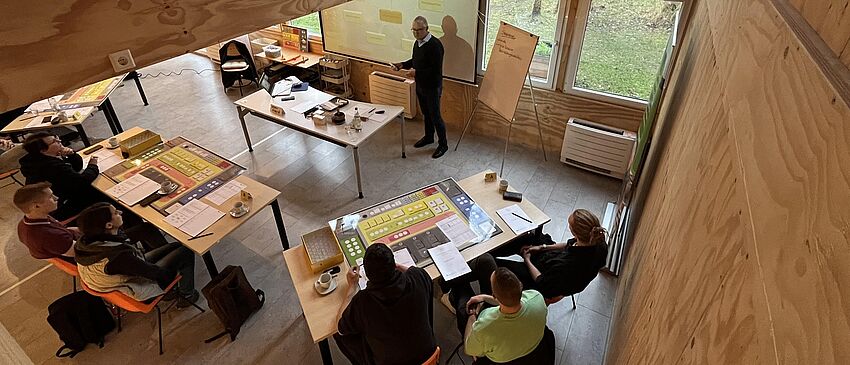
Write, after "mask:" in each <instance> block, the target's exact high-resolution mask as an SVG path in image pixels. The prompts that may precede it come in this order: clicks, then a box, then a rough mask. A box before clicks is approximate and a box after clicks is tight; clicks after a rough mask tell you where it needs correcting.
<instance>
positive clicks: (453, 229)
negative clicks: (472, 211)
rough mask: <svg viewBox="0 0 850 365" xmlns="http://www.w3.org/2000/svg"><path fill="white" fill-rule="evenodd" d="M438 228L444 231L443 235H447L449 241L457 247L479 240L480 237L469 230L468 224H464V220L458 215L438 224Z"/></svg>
mask: <svg viewBox="0 0 850 365" xmlns="http://www.w3.org/2000/svg"><path fill="white" fill-rule="evenodd" d="M437 227H438V228H440V230H441V231H443V234H445V235H446V237H447V238H448V239H449V241H451V242H452V243H454V244H455V246H461V245H463V244H464V243H467V242H469V241H472V240H474V239H476V238H478V235H476V234H475V232H473V231H472V230H471V229H469V226H468V225H467V224H466V222H464V221H463V219H460V217H459V216H457V215H456V214H454V215H452V216H451V217H449V218H446V219H443V220H441V221H439V222H437Z"/></svg>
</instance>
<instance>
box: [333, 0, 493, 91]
mask: <svg viewBox="0 0 850 365" xmlns="http://www.w3.org/2000/svg"><path fill="white" fill-rule="evenodd" d="M417 15H422V16H424V17H425V18H426V19H428V27H429V30H430V32H431V34H432V35H433V36H435V37H437V38H439V39H440V41H441V42H442V43H443V48H445V52H446V53H445V56H444V58H443V75H444V76H446V77H450V78H454V79H458V80H462V81H466V82H475V45H476V37H477V26H476V22H477V21H478V0H353V1H350V2H347V3H345V4H342V5H338V6H335V7H332V8H329V9H325V10H322V13H321V16H322V38H323V41H324V46H325V50H327V51H329V52H334V53H339V54H343V55H348V56H351V57H356V58H362V59H366V60H370V61H377V62H382V63H387V62H401V61H406V60H408V59H410V56H411V54H412V52H413V45H414V42H415V38H413V33H412V32H411V31H410V25H411V23H412V22H413V18H415V17H416V16H417Z"/></svg>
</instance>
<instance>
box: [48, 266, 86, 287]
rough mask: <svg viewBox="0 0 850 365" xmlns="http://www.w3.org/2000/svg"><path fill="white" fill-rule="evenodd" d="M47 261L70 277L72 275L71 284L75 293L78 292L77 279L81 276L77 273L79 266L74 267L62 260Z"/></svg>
mask: <svg viewBox="0 0 850 365" xmlns="http://www.w3.org/2000/svg"><path fill="white" fill-rule="evenodd" d="M47 261H48V262H50V263H51V264H53V266H56V268H58V269H59V270H62V271H64V272H65V273H66V274H68V275H71V282H72V283H73V284H74V292H76V291H77V277H78V276H80V273H79V272H78V271H77V265H74V264H72V263H70V262H68V261H65V260H62V259H60V258H52V259H47Z"/></svg>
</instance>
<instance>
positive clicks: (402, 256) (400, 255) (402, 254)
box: [393, 248, 416, 267]
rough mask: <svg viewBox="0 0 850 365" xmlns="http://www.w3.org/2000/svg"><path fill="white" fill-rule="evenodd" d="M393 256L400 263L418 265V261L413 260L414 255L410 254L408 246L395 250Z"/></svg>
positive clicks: (402, 264)
mask: <svg viewBox="0 0 850 365" xmlns="http://www.w3.org/2000/svg"><path fill="white" fill-rule="evenodd" d="M393 257H395V263H396V264H398V265H401V266H405V267H411V266H416V261H414V260H413V256H411V255H410V251H408V250H407V248H402V249H401V250H398V251H394V252H393Z"/></svg>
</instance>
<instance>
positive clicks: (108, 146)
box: [106, 143, 121, 150]
mask: <svg viewBox="0 0 850 365" xmlns="http://www.w3.org/2000/svg"><path fill="white" fill-rule="evenodd" d="M118 147H121V145H120V144H119V145H117V146H115V147H112V146H111V145H109V143H107V144H106V149H108V150H114V149H116V148H118Z"/></svg>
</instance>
